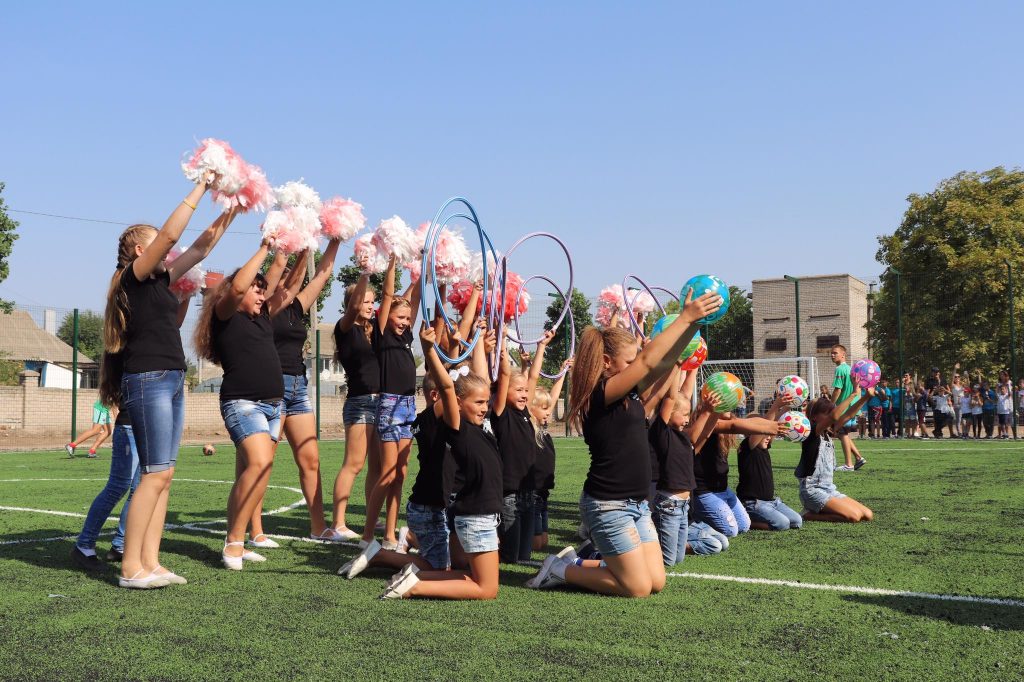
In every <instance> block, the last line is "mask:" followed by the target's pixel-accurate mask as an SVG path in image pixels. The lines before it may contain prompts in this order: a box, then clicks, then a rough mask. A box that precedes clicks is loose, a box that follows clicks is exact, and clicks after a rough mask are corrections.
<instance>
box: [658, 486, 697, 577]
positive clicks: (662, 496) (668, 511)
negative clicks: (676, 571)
mask: <svg viewBox="0 0 1024 682" xmlns="http://www.w3.org/2000/svg"><path fill="white" fill-rule="evenodd" d="M689 511H690V499H689V498H686V499H685V500H684V499H681V498H678V497H676V496H675V495H669V494H668V493H667V492H665V491H664V490H659V491H658V492H657V494H655V496H654V509H653V510H652V511H651V518H652V519H653V520H654V527H655V528H657V529H658V542H659V543H661V558H662V560H664V562H665V565H666V566H675V565H676V564H681V563H683V559H685V558H686V531H687V528H686V527H687V524H688V519H687V517H688V516H689Z"/></svg>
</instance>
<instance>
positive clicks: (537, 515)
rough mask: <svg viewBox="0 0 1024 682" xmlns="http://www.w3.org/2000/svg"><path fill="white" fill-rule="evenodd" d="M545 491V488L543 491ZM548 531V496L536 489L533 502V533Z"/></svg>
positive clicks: (538, 533) (539, 533)
mask: <svg viewBox="0 0 1024 682" xmlns="http://www.w3.org/2000/svg"><path fill="white" fill-rule="evenodd" d="M544 492H545V493H546V492H547V491H546V490H545V491H544ZM547 532H548V496H547V495H546V494H541V491H537V493H536V497H535V498H534V502H533V534H534V535H541V534H543V533H547Z"/></svg>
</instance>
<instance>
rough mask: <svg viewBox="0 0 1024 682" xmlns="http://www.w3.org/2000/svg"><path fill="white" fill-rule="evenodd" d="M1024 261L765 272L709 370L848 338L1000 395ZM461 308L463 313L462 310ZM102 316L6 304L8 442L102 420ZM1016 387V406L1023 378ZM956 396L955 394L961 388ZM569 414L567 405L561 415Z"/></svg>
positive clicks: (337, 374)
mask: <svg viewBox="0 0 1024 682" xmlns="http://www.w3.org/2000/svg"><path fill="white" fill-rule="evenodd" d="M1013 274H1014V273H1012V272H1010V271H1009V269H1008V268H1007V269H1006V270H1003V271H1002V272H993V273H990V276H989V277H988V279H987V281H988V285H987V286H985V287H983V288H980V289H976V290H971V289H969V288H968V287H965V286H964V285H963V284H962V283H959V282H957V281H953V280H952V279H950V278H949V277H945V276H943V275H942V273H897V272H895V271H892V270H888V271H886V272H885V273H884V274H883V275H882V276H881V277H879V278H877V279H873V278H863V277H852V276H850V275H826V276H814V277H800V278H786V277H779V278H775V279H764V280H755V281H754V282H753V283H752V286H751V288H750V291H749V292H747V291H745V290H739V289H737V290H734V292H733V302H732V306H731V308H730V312H729V315H727V316H726V317H725V318H723V320H721V321H719V322H718V323H716V324H715V325H712V326H707V327H703V328H702V330H701V331H702V334H703V335H704V336H705V337H706V340H707V342H708V346H709V354H708V360H709V364H708V365H707V367H706V368H705V370H704V371H703V372H702V377H703V376H705V375H707V374H708V373H709V372H710V371H712V370H713V369H726V370H728V371H732V372H733V373H735V374H737V375H738V376H740V378H741V379H742V380H743V381H744V384H745V385H746V386H747V388H748V389H749V390H750V391H752V392H753V397H752V398H751V400H749V401H748V404H747V405H746V406H745V407H746V409H747V410H748V411H750V412H755V411H759V410H760V407H761V404H760V403H761V402H762V401H763V399H764V398H767V397H768V396H769V395H770V393H771V390H772V388H773V386H772V384H773V382H774V381H776V380H777V379H778V378H779V377H780V376H782V375H784V374H789V373H794V374H800V375H801V376H803V377H804V378H805V379H806V380H807V382H808V384H809V385H810V387H811V392H812V395H818V394H819V393H820V392H821V391H826V392H828V390H829V388H830V387H831V379H832V374H833V371H834V363H833V361H832V359H831V357H830V351H831V349H832V347H833V346H834V345H836V344H841V345H843V346H844V347H845V348H846V349H847V360H848V361H850V362H852V361H855V360H857V359H860V358H873V359H874V360H876V361H877V362H878V363H879V365H880V366H881V368H882V371H883V375H884V376H886V377H889V378H891V379H892V381H891V382H890V387H891V388H892V389H893V391H894V392H896V393H898V391H899V389H901V388H904V386H905V387H906V390H907V392H908V395H907V396H906V397H905V398H903V400H915V399H916V397H917V396H916V394H915V395H910V392H911V391H916V390H917V388H918V387H923V386H924V385H925V382H926V381H927V380H929V379H931V380H933V381H934V378H935V377H934V373H933V372H932V369H933V368H938V369H939V371H940V375H941V380H942V383H951V384H952V382H953V380H954V378H956V379H958V380H959V384H961V385H963V386H966V387H979V388H981V387H982V386H984V387H985V390H992V391H993V393H994V394H998V392H999V390H1000V389H999V385H1000V384H1002V383H1008V382H1012V383H1016V381H1017V379H1018V372H1017V367H1016V361H1017V355H1018V350H1019V349H1017V343H1018V340H1017V334H1016V324H1017V321H1018V320H1020V319H1022V318H1021V315H1022V313H1024V310H1022V308H1024V306H1022V302H1021V300H1020V299H1021V293H1020V292H1021V287H1020V286H1017V287H1016V289H1014V284H1013V282H1012V276H1013ZM531 293H532V292H531ZM576 296H579V300H578V301H577V300H576ZM1011 301H1013V305H1011ZM577 303H578V304H579V305H577ZM199 304H200V301H199V300H195V301H194V302H193V304H192V308H191V309H190V310H189V313H188V315H187V316H186V318H185V322H184V323H183V325H182V327H181V336H182V342H183V343H182V345H183V347H184V349H185V354H186V358H187V361H188V372H187V375H186V381H187V385H188V390H189V396H188V399H187V400H186V424H187V426H186V431H185V439H186V441H187V442H196V441H205V440H223V439H225V438H226V433H225V430H224V425H223V421H222V420H221V416H220V410H219V395H218V393H219V390H220V383H221V375H222V372H221V369H220V368H219V367H217V366H215V365H211V364H210V363H209V362H206V361H203V360H201V359H199V358H198V357H197V356H196V354H195V350H194V345H193V342H192V337H193V332H194V329H195V324H196V320H197V318H198V314H199V309H198V307H199ZM561 307H562V303H561V299H560V298H558V297H550V298H549V297H548V295H545V294H543V293H539V294H534V299H533V300H532V301H531V304H530V307H529V309H528V311H527V312H526V313H525V314H524V315H523V316H522V317H521V319H520V327H521V338H524V339H527V340H531V339H535V338H537V337H539V336H540V334H541V333H542V332H543V329H544V328H545V326H549V325H550V323H551V321H552V319H553V317H557V315H558V313H559V312H560V311H561ZM596 310H597V299H596V298H593V299H588V298H585V297H583V296H582V295H579V294H578V293H577V294H574V301H573V316H574V318H576V319H577V321H578V324H577V328H576V333H577V334H579V333H581V332H582V327H583V325H584V324H586V323H587V322H588V319H587V318H588V317H592V316H593V315H594V314H595V313H596ZM657 314H658V313H652V315H657ZM452 316H453V318H456V317H457V316H456V315H455V314H454V312H453V313H452ZM337 317H338V314H337V313H333V314H331V313H328V312H327V311H324V312H322V313H321V322H320V324H319V325H318V326H316V327H315V328H313V329H312V330H311V332H310V338H309V342H308V343H307V360H306V364H307V368H308V376H309V385H310V398H311V400H312V401H313V403H314V405H315V409H316V412H317V415H318V425H319V429H320V434H321V437H323V438H325V439H332V438H340V437H342V435H343V428H342V416H341V415H342V405H343V404H344V400H345V391H346V381H345V375H344V372H343V371H342V368H341V367H340V366H339V364H338V363H337V361H336V360H335V359H334V339H333V329H334V323H335V322H336V321H337ZM102 325H103V319H102V311H101V310H77V311H76V310H71V309H67V308H61V307H56V306H54V307H50V306H20V305H19V306H16V307H15V309H14V310H13V311H11V312H9V313H0V447H13V448H18V447H42V446H47V447H52V446H54V445H55V444H56V445H59V444H60V443H62V442H64V441H66V440H68V439H69V438H73V437H75V436H77V435H78V434H81V433H82V432H83V431H85V430H87V429H88V428H89V427H90V426H91V425H92V418H93V403H95V402H96V400H97V398H98V392H97V388H96V387H97V383H98V375H99V359H100V356H101V355H102V347H103V341H102ZM568 330H569V325H568V324H567V323H564V324H563V325H562V327H561V328H560V331H559V335H558V337H557V338H556V342H555V343H553V344H552V347H551V349H550V350H549V353H550V354H551V362H552V363H553V364H554V365H556V366H557V364H560V363H561V361H562V359H564V356H565V355H566V354H567V352H568V348H569V345H570V344H569V343H568V339H567V336H568ZM417 345H418V344H417ZM416 352H417V353H418V349H417V351H416ZM556 356H557V357H556ZM797 358H800V359H799V360H797ZM549 368H550V365H549ZM420 371H422V369H421V370H420ZM902 375H909V376H908V382H907V383H906V384H904V382H902V381H899V377H900V376H902ZM566 383H567V384H568V383H569V382H566ZM951 388H952V386H951ZM567 389H568V386H567V387H566V390H567ZM1009 392H1010V393H1011V400H1012V402H1013V404H1014V406H1015V407H1016V406H1017V405H1019V396H1018V395H1017V391H1016V390H1012V389H1011V390H1010V391H1009ZM564 395H566V394H563V396H564ZM958 395H959V394H958ZM898 399H899V398H896V397H894V398H893V400H894V401H895V400H898ZM949 402H950V403H952V402H955V399H954V396H952V395H951V396H950V397H949ZM995 402H997V403H998V395H996V400H995ZM957 407H959V405H957ZM987 407H988V406H986V409H987ZM934 408H935V405H934V404H933V403H931V402H930V403H929V404H928V405H927V408H926V409H927V410H928V412H929V413H930V412H931V411H932V410H933V409H934ZM993 409H999V407H998V405H996V407H995V408H993ZM1012 412H1014V413H1016V412H1017V410H1016V409H1012ZM561 414H563V410H562V409H559V410H558V411H557V412H556V415H559V416H560V415H561Z"/></svg>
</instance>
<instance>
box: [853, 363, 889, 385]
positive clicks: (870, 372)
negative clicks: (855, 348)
mask: <svg viewBox="0 0 1024 682" xmlns="http://www.w3.org/2000/svg"><path fill="white" fill-rule="evenodd" d="M850 377H851V378H852V379H853V383H854V384H855V385H857V386H860V387H861V388H872V387H874V386H876V385H877V384H878V382H879V381H881V379H882V370H880V369H879V368H878V363H876V362H875V361H874V360H858V361H857V362H855V363H853V367H851V368H850Z"/></svg>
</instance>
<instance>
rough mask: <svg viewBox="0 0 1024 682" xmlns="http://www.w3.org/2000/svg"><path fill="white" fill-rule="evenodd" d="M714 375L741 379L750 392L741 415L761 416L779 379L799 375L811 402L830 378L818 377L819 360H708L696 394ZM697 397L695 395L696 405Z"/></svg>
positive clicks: (701, 369)
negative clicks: (732, 375) (788, 375)
mask: <svg viewBox="0 0 1024 682" xmlns="http://www.w3.org/2000/svg"><path fill="white" fill-rule="evenodd" d="M715 372H731V373H733V374H735V375H736V376H737V377H739V379H740V381H742V382H743V385H744V386H745V387H746V389H747V402H746V405H742V406H741V409H739V410H737V412H739V413H740V414H741V415H743V414H756V413H762V412H764V411H765V410H767V409H768V406H769V405H770V404H771V401H772V395H773V394H774V393H775V387H776V385H777V384H778V383H779V379H781V378H782V377H784V376H786V375H787V374H796V375H798V376H800V377H802V378H803V380H804V381H806V382H807V386H808V388H809V389H810V394H811V397H812V398H817V397H818V395H819V394H820V393H821V388H820V386H821V384H822V383H823V382H824V381H825V379H828V381H827V382H825V383H827V384H829V385H831V383H832V381H831V378H832V377H831V376H828V377H823V376H821V375H819V373H818V358H815V357H801V358H765V359H760V360H708V361H707V362H705V363H704V364H703V365H701V366H700V370H699V374H698V376H697V386H696V391H700V388H701V386H703V385H704V382H705V381H707V378H708V377H709V376H711V375H712V374H714V373H715ZM696 398H697V396H696V395H694V404H696Z"/></svg>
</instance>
